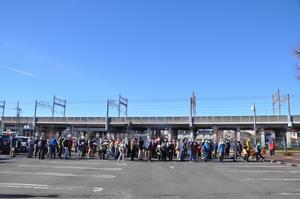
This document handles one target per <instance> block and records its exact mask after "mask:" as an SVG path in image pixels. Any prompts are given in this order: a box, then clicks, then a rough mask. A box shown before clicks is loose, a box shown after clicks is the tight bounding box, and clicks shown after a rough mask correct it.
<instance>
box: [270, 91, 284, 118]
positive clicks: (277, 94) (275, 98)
mask: <svg viewBox="0 0 300 199" xmlns="http://www.w3.org/2000/svg"><path fill="white" fill-rule="evenodd" d="M276 103H277V104H278V115H281V105H282V99H281V95H280V90H279V89H277V91H276V92H275V93H274V94H273V95H272V106H273V115H275V104H276Z"/></svg>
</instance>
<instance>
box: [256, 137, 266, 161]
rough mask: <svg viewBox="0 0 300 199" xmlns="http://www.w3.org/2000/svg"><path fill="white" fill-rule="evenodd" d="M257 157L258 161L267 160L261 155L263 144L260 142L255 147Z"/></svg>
mask: <svg viewBox="0 0 300 199" xmlns="http://www.w3.org/2000/svg"><path fill="white" fill-rule="evenodd" d="M255 157H256V161H259V160H260V159H259V158H261V159H262V161H264V160H265V158H264V157H263V156H262V155H261V144H260V143H259V142H257V144H256V146H255Z"/></svg>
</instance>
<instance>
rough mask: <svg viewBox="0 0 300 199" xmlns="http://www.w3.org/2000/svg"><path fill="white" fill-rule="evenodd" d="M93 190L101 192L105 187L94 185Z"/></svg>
mask: <svg viewBox="0 0 300 199" xmlns="http://www.w3.org/2000/svg"><path fill="white" fill-rule="evenodd" d="M93 191H94V192H100V191H103V188H100V187H94V189H93Z"/></svg>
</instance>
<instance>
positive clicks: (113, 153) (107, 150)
mask: <svg viewBox="0 0 300 199" xmlns="http://www.w3.org/2000/svg"><path fill="white" fill-rule="evenodd" d="M10 142H11V155H12V156H14V155H15V148H16V147H17V145H18V144H19V142H18V140H16V139H14V136H12V138H11V141H10ZM275 149H276V145H275V142H273V141H271V142H270V143H269V150H270V155H271V157H273V156H274V155H275ZM251 150H253V151H255V159H256V161H264V160H265V157H263V156H262V150H263V149H262V146H261V144H260V143H259V142H257V143H256V144H255V145H253V144H251V142H250V139H246V140H245V141H244V142H243V143H241V142H240V141H237V140H234V141H233V142H230V140H224V139H221V140H220V141H219V142H216V141H212V140H208V139H206V140H192V139H180V140H174V139H173V140H168V139H165V138H161V137H157V138H155V139H152V138H148V139H144V138H142V137H139V138H132V139H128V138H123V139H121V138H117V139H108V138H107V137H103V138H102V137H96V138H94V137H91V138H88V139H87V138H86V137H85V136H81V137H78V138H73V137H71V135H68V136H65V137H64V136H61V135H60V136H58V137H56V136H54V135H53V136H50V137H46V135H45V134H42V135H41V136H40V137H36V138H32V137H31V138H30V139H29V140H28V157H30V158H31V157H34V158H39V159H45V158H51V159H55V158H63V159H70V158H72V157H73V158H77V159H84V158H97V157H98V158H99V159H103V160H104V159H115V160H117V161H124V160H125V159H126V158H130V160H135V159H137V160H147V161H151V160H153V159H157V160H159V161H167V160H168V161H172V160H173V159H177V160H180V161H186V160H189V161H191V162H193V161H194V162H195V161H199V160H203V161H205V162H207V161H211V160H212V159H218V160H219V161H223V160H224V159H232V160H233V161H237V160H238V159H242V160H243V161H245V162H248V161H249V158H250V155H251V154H250V151H251Z"/></svg>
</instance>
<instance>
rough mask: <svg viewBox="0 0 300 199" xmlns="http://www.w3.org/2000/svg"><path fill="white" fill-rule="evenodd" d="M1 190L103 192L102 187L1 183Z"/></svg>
mask: <svg viewBox="0 0 300 199" xmlns="http://www.w3.org/2000/svg"><path fill="white" fill-rule="evenodd" d="M0 188H14V189H15V188H20V189H40V190H64V191H76V190H79V189H82V190H85V191H88V192H89V191H93V192H100V191H103V188H101V187H93V188H87V187H63V186H50V185H42V184H23V183H0Z"/></svg>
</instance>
